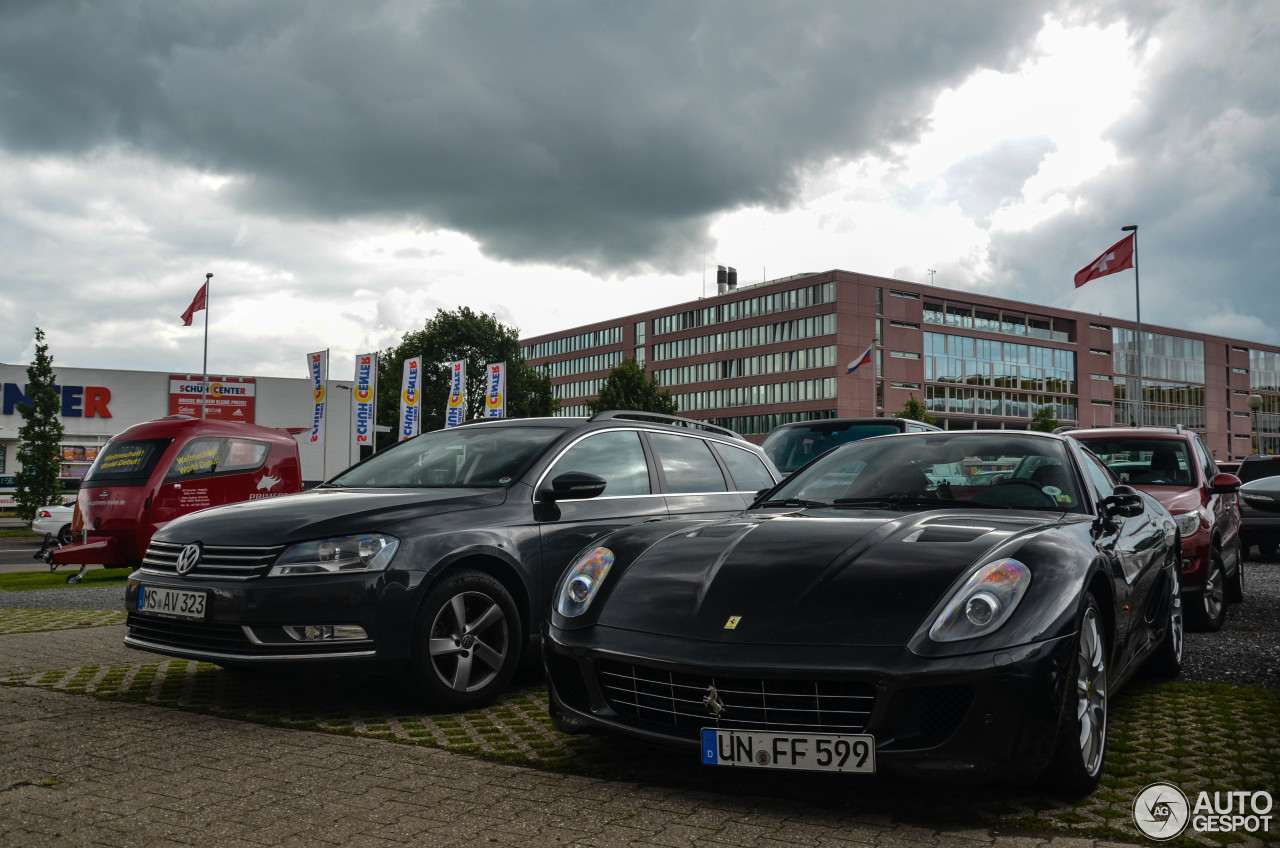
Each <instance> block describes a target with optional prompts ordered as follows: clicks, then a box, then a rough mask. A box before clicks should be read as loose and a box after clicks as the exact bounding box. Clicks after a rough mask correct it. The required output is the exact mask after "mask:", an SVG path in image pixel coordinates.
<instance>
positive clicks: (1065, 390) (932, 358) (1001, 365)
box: [924, 332, 1076, 395]
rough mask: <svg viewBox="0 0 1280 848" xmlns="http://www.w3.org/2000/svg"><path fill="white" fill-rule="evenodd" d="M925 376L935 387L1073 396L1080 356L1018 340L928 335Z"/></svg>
mask: <svg viewBox="0 0 1280 848" xmlns="http://www.w3.org/2000/svg"><path fill="white" fill-rule="evenodd" d="M924 378H925V380H927V381H930V382H935V383H963V384H965V385H969V386H991V387H993V388H998V389H1022V390H1025V391H1036V392H1052V393H1055V394H1072V395H1073V394H1075V393H1076V355H1075V352H1074V351H1070V350H1059V349H1058V348H1052V347H1040V346H1039V345H1029V344H1022V343H1020V342H1002V341H997V340H995V339H978V338H974V337H972V336H954V335H949V334H946V333H931V332H926V333H925V334H924Z"/></svg>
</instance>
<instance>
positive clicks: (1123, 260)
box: [1075, 233, 1134, 288]
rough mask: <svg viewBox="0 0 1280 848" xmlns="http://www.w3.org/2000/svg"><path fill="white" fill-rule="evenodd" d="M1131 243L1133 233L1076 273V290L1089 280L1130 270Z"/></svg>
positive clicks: (1131, 258) (1131, 259) (1131, 262)
mask: <svg viewBox="0 0 1280 848" xmlns="http://www.w3.org/2000/svg"><path fill="white" fill-rule="evenodd" d="M1133 242H1134V236H1133V233H1130V234H1129V235H1127V236H1125V237H1124V238H1122V239H1120V241H1118V242H1116V243H1115V244H1113V245H1111V247H1109V248H1107V250H1106V252H1104V253H1103V254H1102V255H1101V256H1099V257H1098V258H1097V259H1095V260H1093V261H1092V262H1090V263H1089V264H1088V265H1086V266H1084V267H1083V268H1081V269H1080V270H1079V271H1076V278H1075V280H1076V288H1080V287H1081V286H1083V285H1084V284H1085V283H1087V282H1089V281H1090V280H1096V279H1098V278H1099V277H1105V276H1106V275H1107V274H1114V273H1116V272H1117V271H1123V270H1124V269H1126V268H1132V267H1133Z"/></svg>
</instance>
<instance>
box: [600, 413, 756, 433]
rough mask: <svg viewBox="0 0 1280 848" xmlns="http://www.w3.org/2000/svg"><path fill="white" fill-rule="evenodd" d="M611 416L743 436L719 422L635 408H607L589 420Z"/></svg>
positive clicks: (606, 419)
mask: <svg viewBox="0 0 1280 848" xmlns="http://www.w3.org/2000/svg"><path fill="white" fill-rule="evenodd" d="M611 418H626V419H629V420H636V421H656V422H658V423H660V424H671V425H673V426H676V427H688V428H689V429H702V430H709V431H710V432H712V433H719V434H721V435H723V436H729V437H731V438H734V439H742V438H743V437H742V435H741V434H740V433H735V432H734V431H733V430H730V429H729V428H728V427H721V426H720V425H719V424H708V423H707V422H706V421H695V420H694V419H692V418H681V417H680V416H679V415H664V414H663V413H661V412H640V411H638V410H635V409H606V410H605V411H604V412H597V413H596V414H595V415H593V416H591V417H590V418H588V419H587V420H588V421H608V420H609V419H611Z"/></svg>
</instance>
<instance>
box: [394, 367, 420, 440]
mask: <svg viewBox="0 0 1280 848" xmlns="http://www.w3.org/2000/svg"><path fill="white" fill-rule="evenodd" d="M421 419H422V360H421V359H419V358H418V357H416V356H414V357H411V358H409V359H406V360H405V361H404V376H403V377H401V378H400V436H399V438H397V439H396V441H399V442H403V441H404V440H405V439H412V438H413V437H414V436H416V435H418V427H419V426H420V422H421Z"/></svg>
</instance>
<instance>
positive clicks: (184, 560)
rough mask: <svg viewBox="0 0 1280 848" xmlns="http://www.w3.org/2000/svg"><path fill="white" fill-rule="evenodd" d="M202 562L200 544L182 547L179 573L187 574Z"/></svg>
mask: <svg viewBox="0 0 1280 848" xmlns="http://www.w3.org/2000/svg"><path fill="white" fill-rule="evenodd" d="M199 562H200V545H199V544H192V545H187V546H186V547H184V548H183V549H182V553H180V554H178V563H177V568H178V574H180V575H183V576H186V575H187V574H190V573H191V569H193V568H195V567H196V564H197V563H199Z"/></svg>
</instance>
